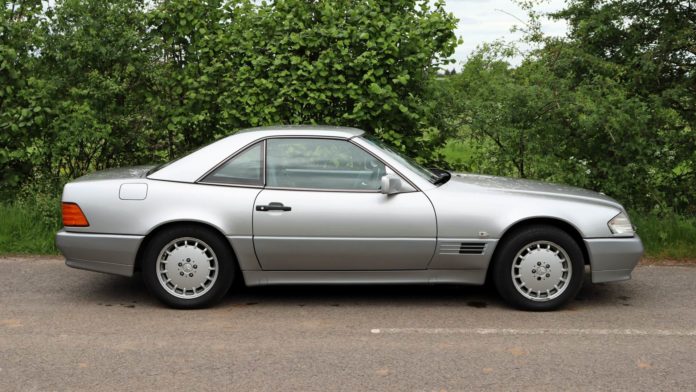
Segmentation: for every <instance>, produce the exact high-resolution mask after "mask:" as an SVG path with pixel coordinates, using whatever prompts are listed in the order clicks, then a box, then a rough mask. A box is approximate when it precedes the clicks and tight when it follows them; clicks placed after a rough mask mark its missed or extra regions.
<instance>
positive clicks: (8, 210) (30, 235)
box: [0, 200, 61, 254]
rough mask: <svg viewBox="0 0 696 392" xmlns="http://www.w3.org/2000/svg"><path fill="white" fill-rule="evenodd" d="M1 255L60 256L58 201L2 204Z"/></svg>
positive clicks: (0, 207)
mask: <svg viewBox="0 0 696 392" xmlns="http://www.w3.org/2000/svg"><path fill="white" fill-rule="evenodd" d="M0 222H1V224H0V253H29V254H57V253H58V249H56V246H55V243H54V238H55V235H56V232H57V231H58V230H60V227H61V223H60V209H59V204H58V202H57V201H55V200H53V201H51V202H48V203H42V202H38V203H31V204H29V203H19V202H11V203H0Z"/></svg>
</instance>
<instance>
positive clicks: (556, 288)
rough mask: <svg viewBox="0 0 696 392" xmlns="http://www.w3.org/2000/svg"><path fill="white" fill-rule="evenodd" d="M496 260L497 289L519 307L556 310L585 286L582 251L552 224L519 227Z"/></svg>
mask: <svg viewBox="0 0 696 392" xmlns="http://www.w3.org/2000/svg"><path fill="white" fill-rule="evenodd" d="M493 262H494V265H493V281H494V282H495V286H496V288H497V290H498V292H499V293H500V295H501V296H502V297H503V298H504V299H505V300H506V301H507V302H508V303H510V304H511V305H513V306H515V307H517V308H520V309H526V310H553V309H557V308H559V307H561V306H563V305H564V304H566V303H567V302H568V301H570V300H571V299H573V298H574V297H575V296H576V295H577V293H578V291H579V290H580V288H581V287H582V281H583V278H584V270H585V260H584V258H583V254H582V250H581V249H580V246H579V245H578V244H577V242H575V240H574V239H573V237H571V236H570V235H569V234H568V233H566V232H565V231H563V230H560V229H558V228H556V227H553V226H542V225H539V226H529V227H525V228H521V229H519V230H516V231H515V232H513V233H511V235H510V236H509V237H507V238H506V239H505V242H504V243H502V244H501V245H500V248H499V249H498V251H497V252H496V258H495V260H494V261H493Z"/></svg>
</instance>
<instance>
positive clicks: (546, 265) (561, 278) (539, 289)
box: [511, 241, 572, 301]
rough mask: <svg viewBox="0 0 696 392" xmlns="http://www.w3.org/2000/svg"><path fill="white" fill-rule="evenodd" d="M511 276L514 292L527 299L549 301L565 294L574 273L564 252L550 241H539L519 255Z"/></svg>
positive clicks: (514, 262) (529, 245)
mask: <svg viewBox="0 0 696 392" xmlns="http://www.w3.org/2000/svg"><path fill="white" fill-rule="evenodd" d="M511 272H512V280H513V282H514V285H515V288H516V289H517V291H518V292H519V293H520V294H522V295H523V296H524V297H525V298H528V299H531V300H534V301H548V300H551V299H554V298H556V297H558V296H559V295H561V294H562V293H563V292H564V291H565V290H566V288H567V287H568V283H569V282H570V277H571V274H572V269H571V264H570V258H569V257H568V254H567V253H566V251H565V250H564V249H563V248H561V247H560V246H558V245H556V244H554V243H553V242H550V241H537V242H534V243H531V244H528V245H526V246H525V247H524V248H522V250H520V251H519V252H518V253H517V256H515V260H514V261H513V263H512V271H511Z"/></svg>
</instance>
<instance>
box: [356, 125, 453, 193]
mask: <svg viewBox="0 0 696 392" xmlns="http://www.w3.org/2000/svg"><path fill="white" fill-rule="evenodd" d="M360 138H361V139H362V140H365V141H366V142H368V143H369V144H372V145H373V146H375V147H377V148H379V149H380V150H382V151H384V152H385V153H386V154H387V155H389V157H390V158H393V159H394V160H396V161H398V162H399V163H400V164H402V165H404V166H406V167H407V168H409V169H411V171H412V172H414V173H416V174H418V175H419V176H421V177H422V178H423V179H425V180H426V181H428V182H430V183H432V184H435V183H436V182H437V181H438V180H439V179H440V176H439V175H437V174H435V173H433V172H432V171H430V170H428V169H426V168H424V167H423V166H421V165H420V164H419V163H418V162H416V160H415V159H413V158H411V157H408V156H406V155H402V154H400V153H398V152H397V151H395V150H394V149H392V148H391V147H389V145H388V144H386V143H384V142H383V141H381V140H379V139H378V138H377V137H376V136H373V135H363V136H361V137H360Z"/></svg>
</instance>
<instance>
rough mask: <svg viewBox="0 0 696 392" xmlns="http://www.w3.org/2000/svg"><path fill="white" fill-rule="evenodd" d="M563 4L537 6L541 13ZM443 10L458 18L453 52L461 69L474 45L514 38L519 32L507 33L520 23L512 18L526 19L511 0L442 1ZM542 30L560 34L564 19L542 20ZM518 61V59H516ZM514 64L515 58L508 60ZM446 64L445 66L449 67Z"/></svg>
mask: <svg viewBox="0 0 696 392" xmlns="http://www.w3.org/2000/svg"><path fill="white" fill-rule="evenodd" d="M563 6H564V0H546V1H545V2H544V3H543V4H541V5H540V6H539V7H538V9H539V10H540V11H544V12H551V11H556V10H559V9H561V8H563ZM445 9H446V10H447V11H449V12H451V13H453V14H454V16H456V17H457V18H458V19H459V24H458V25H457V30H456V34H457V37H459V38H461V39H463V40H464V42H463V43H462V44H461V45H459V46H458V47H457V49H456V51H455V53H454V56H453V57H454V59H455V60H456V63H455V65H456V67H455V68H456V69H461V63H462V62H463V61H465V60H466V58H467V57H468V56H469V54H471V53H472V52H473V51H474V50H475V49H476V47H477V46H478V45H481V44H482V43H484V42H491V41H494V40H496V39H498V38H504V39H505V40H515V39H519V38H520V37H521V34H520V33H515V34H513V33H511V32H510V29H511V28H512V27H513V26H514V25H521V22H520V21H519V20H517V19H516V18H515V17H517V18H519V19H522V20H526V13H525V11H523V10H522V9H520V8H519V7H518V6H517V5H516V4H515V3H513V1H512V0H446V3H445ZM542 29H543V31H544V33H546V34H548V35H555V36H559V35H563V34H565V32H566V30H567V27H566V24H565V22H562V21H561V22H557V21H551V20H544V21H543V23H542ZM517 61H519V59H517ZM512 62H513V63H515V62H516V61H512ZM453 67H454V65H452V64H450V65H449V66H447V67H446V68H447V69H452V68H453Z"/></svg>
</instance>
